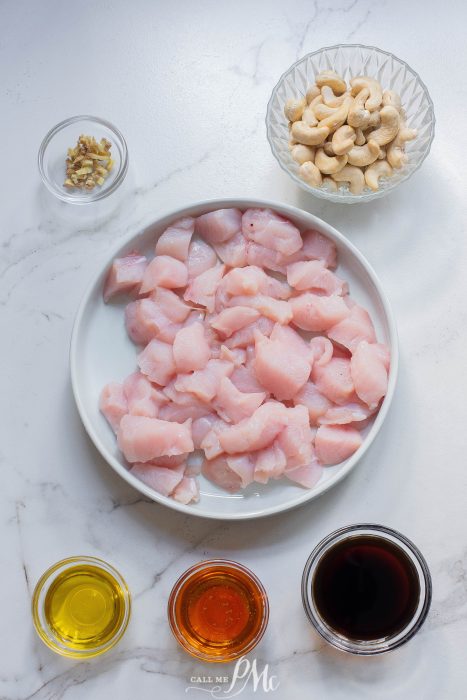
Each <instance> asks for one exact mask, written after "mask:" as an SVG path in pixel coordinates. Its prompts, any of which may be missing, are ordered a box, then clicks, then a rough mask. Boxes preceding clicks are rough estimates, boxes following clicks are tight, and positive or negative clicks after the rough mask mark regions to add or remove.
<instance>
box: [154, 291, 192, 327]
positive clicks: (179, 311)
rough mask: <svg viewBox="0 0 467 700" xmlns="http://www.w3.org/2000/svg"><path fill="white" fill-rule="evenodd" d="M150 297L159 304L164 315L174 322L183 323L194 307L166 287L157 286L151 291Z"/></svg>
mask: <svg viewBox="0 0 467 700" xmlns="http://www.w3.org/2000/svg"><path fill="white" fill-rule="evenodd" d="M150 299H151V301H153V302H154V303H155V304H157V306H158V307H159V309H160V311H161V312H162V313H163V314H164V316H165V317H166V318H168V319H169V321H172V322H173V323H183V322H184V321H186V319H187V317H188V314H189V313H190V311H191V309H192V307H190V306H187V304H184V303H183V301H182V300H181V299H180V297H179V296H178V294H175V292H172V290H171V289H165V288H164V287H156V289H155V290H154V291H153V292H152V293H151V296H150Z"/></svg>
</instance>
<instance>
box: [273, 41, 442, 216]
mask: <svg viewBox="0 0 467 700" xmlns="http://www.w3.org/2000/svg"><path fill="white" fill-rule="evenodd" d="M344 48H346V49H366V50H369V51H374V52H376V53H379V54H384V55H385V56H388V57H389V58H392V59H394V60H396V61H397V62H398V63H401V64H402V65H403V66H405V68H406V69H408V71H409V72H410V73H411V74H412V75H414V76H415V78H416V80H417V81H418V82H419V84H420V86H421V87H422V89H423V92H424V95H425V98H426V100H427V102H428V105H429V108H430V135H429V138H428V141H427V143H426V145H425V148H424V151H423V153H422V156H421V157H420V159H419V160H418V161H417V163H416V166H415V167H414V168H413V170H411V171H408V172H406V173H405V175H402V176H401V177H400V178H399V179H398V180H397V181H396V182H394V183H393V184H392V185H391V186H389V187H385V188H384V189H379V190H376V191H375V192H363V193H361V194H352V193H351V192H350V191H349V190H346V191H342V194H335V193H334V192H330V191H328V190H325V189H324V188H320V187H312V186H311V185H309V184H308V183H307V182H305V181H304V180H302V178H301V177H299V176H298V175H296V174H295V173H294V172H292V171H291V170H289V168H288V167H287V166H286V164H285V163H283V162H282V160H281V158H280V156H279V153H278V151H277V149H276V145H275V143H274V141H273V137H272V135H271V126H270V125H271V118H272V103H273V101H274V99H275V97H276V94H277V92H278V90H279V88H280V86H281V84H282V82H283V81H284V80H285V78H286V76H287V75H288V74H289V73H291V72H292V71H293V70H294V69H295V68H296V67H297V66H298V65H299V64H301V63H304V62H305V61H306V60H308V59H309V58H311V57H312V56H317V55H319V54H321V53H323V52H325V51H333V50H337V49H344ZM265 123H266V137H267V140H268V143H269V147H270V149H271V152H272V155H273V156H274V158H275V159H276V161H277V162H278V164H279V166H280V167H281V169H282V170H283V171H284V172H285V173H287V175H289V177H291V178H292V180H293V181H294V182H295V183H296V184H297V185H298V186H299V187H300V188H301V189H302V190H304V191H305V192H308V193H310V194H313V195H314V196H315V197H319V198H320V199H325V200H327V201H330V202H335V203H336V204H357V203H360V202H361V203H366V202H371V201H373V200H374V199H379V198H380V197H384V196H385V195H386V194H389V193H390V192H392V191H393V190H395V189H396V188H397V187H398V186H399V185H401V184H402V183H403V182H406V181H407V180H409V179H410V178H411V177H412V175H414V174H415V173H416V172H417V170H419V169H420V168H421V166H422V164H423V162H424V161H425V159H426V158H427V156H428V155H429V153H430V150H431V144H432V143H433V139H434V137H435V126H436V116H435V109H434V104H433V100H432V99H431V96H430V93H429V91H428V88H427V86H426V84H425V82H424V81H423V80H422V78H421V77H420V75H419V73H417V71H416V70H414V69H413V68H412V67H411V66H409V64H408V63H407V62H406V61H404V60H403V59H402V58H399V57H398V56H396V55H395V54H393V53H392V52H391V51H386V50H385V49H380V48H378V47H377V46H371V45H369V44H333V45H332V46H322V47H321V48H319V49H317V50H316V51H310V52H309V53H307V54H305V55H304V56H302V57H301V58H299V59H298V60H297V61H295V62H294V63H292V65H290V66H289V67H288V68H287V69H286V70H285V71H284V72H283V73H282V75H281V76H280V77H279V79H278V81H277V82H276V84H275V85H274V87H273V89H272V92H271V96H270V98H269V101H268V104H267V108H266V117H265Z"/></svg>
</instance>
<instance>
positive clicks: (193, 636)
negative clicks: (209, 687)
mask: <svg viewBox="0 0 467 700" xmlns="http://www.w3.org/2000/svg"><path fill="white" fill-rule="evenodd" d="M268 613H269V608H268V600H267V596H266V592H265V590H264V588H263V586H262V584H261V582H260V581H259V580H258V579H257V578H256V576H255V575H254V574H253V573H252V572H251V571H249V570H248V569H246V568H245V567H243V566H241V565H240V564H237V563H235V562H230V561H226V560H221V559H219V560H212V561H205V562H201V563H200V564H197V565H196V566H194V567H192V568H191V569H188V571H186V572H185V574H183V576H182V577H181V578H180V579H179V580H178V581H177V583H176V584H175V586H174V588H173V590H172V593H171V596H170V599H169V606H168V615H169V622H170V626H171V628H172V632H173V633H174V635H175V637H176V639H177V640H178V642H179V643H180V644H181V645H182V646H183V647H184V649H185V650H186V651H188V652H189V653H190V654H192V655H193V656H197V657H198V658H202V659H204V660H205V661H231V660H233V659H237V658H239V657H240V656H242V655H243V654H245V653H247V652H248V651H250V650H251V649H253V647H254V646H256V644H257V643H258V642H259V640H260V639H261V637H262V636H263V634H264V631H265V629H266V625H267V620H268Z"/></svg>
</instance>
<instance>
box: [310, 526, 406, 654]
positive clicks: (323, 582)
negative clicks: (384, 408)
mask: <svg viewBox="0 0 467 700" xmlns="http://www.w3.org/2000/svg"><path fill="white" fill-rule="evenodd" d="M311 585H312V594H313V598H314V602H315V605H316V608H317V610H318V612H319V614H320V616H321V618H322V619H323V620H324V621H325V622H326V624H327V625H328V626H329V627H331V628H332V629H333V630H334V631H335V632H337V633H339V634H341V635H344V636H345V637H347V638H348V639H354V640H374V639H380V638H382V637H389V636H393V635H395V634H397V633H398V632H400V631H401V630H402V629H403V628H404V627H405V626H406V625H407V624H408V623H409V622H410V620H411V619H412V617H413V615H414V614H415V611H416V609H417V605H418V601H419V597H420V586H419V582H418V576H417V572H416V570H415V567H414V565H413V564H412V562H411V561H410V559H409V558H408V556H407V555H406V554H405V552H404V551H403V550H402V549H401V548H400V547H398V546H397V545H396V544H393V543H391V542H388V541H387V540H385V539H383V538H381V537H374V536H371V535H361V536H356V537H349V538H348V539H346V540H344V541H341V542H338V543H337V544H336V545H334V547H331V548H330V549H329V550H328V551H327V552H326V553H325V554H324V555H323V556H322V558H321V560H320V561H319V563H318V565H317V568H316V570H315V573H314V576H313V581H312V584H311Z"/></svg>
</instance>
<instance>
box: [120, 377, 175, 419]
mask: <svg viewBox="0 0 467 700" xmlns="http://www.w3.org/2000/svg"><path fill="white" fill-rule="evenodd" d="M123 392H124V394H125V397H126V400H127V402H128V411H127V413H130V414H131V415H132V416H147V417H148V418H157V416H158V413H159V408H160V407H161V406H163V405H164V404H165V403H167V397H166V396H164V394H163V393H162V392H160V391H158V390H157V389H156V388H155V386H154V385H153V384H151V382H150V381H149V379H148V378H147V377H145V376H144V374H141V372H133V374H130V375H129V376H128V377H127V378H126V379H125V381H124V382H123Z"/></svg>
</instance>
